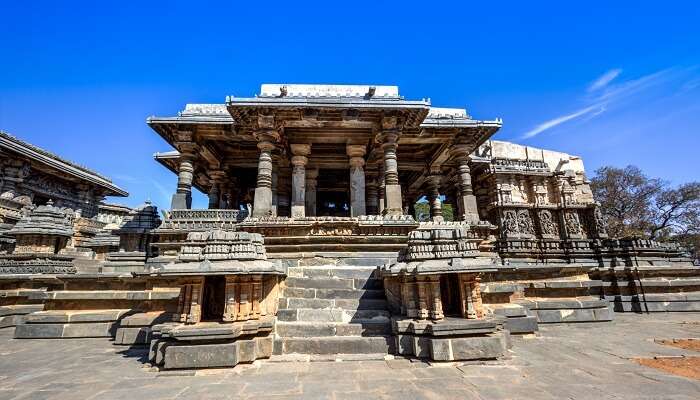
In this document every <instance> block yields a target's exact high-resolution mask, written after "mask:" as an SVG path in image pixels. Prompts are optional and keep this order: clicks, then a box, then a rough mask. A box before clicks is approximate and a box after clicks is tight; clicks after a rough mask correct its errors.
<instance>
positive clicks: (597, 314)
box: [517, 297, 614, 324]
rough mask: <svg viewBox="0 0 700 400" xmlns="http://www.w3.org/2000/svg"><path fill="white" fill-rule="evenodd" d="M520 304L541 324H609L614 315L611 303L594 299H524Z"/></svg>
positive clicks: (519, 301)
mask: <svg viewBox="0 0 700 400" xmlns="http://www.w3.org/2000/svg"><path fill="white" fill-rule="evenodd" d="M517 303H518V304H520V305H522V306H524V307H526V308H527V309H528V310H530V311H531V312H532V313H533V314H534V315H535V316H537V322H539V323H540V324H552V323H569V322H608V321H612V320H613V317H614V313H613V310H612V307H611V306H610V302H608V301H607V300H601V299H597V298H592V297H579V298H574V299H532V300H531V299H524V300H518V301H517Z"/></svg>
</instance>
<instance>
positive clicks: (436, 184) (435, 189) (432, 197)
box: [428, 175, 444, 222]
mask: <svg viewBox="0 0 700 400" xmlns="http://www.w3.org/2000/svg"><path fill="white" fill-rule="evenodd" d="M440 179H441V178H440V175H431V176H430V177H429V178H428V200H429V202H430V220H431V221H433V222H442V221H444V218H443V217H442V201H441V200H440Z"/></svg>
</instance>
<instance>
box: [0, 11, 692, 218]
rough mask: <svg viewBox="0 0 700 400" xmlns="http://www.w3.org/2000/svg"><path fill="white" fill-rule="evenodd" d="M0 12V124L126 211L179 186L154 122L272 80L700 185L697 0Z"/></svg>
mask: <svg viewBox="0 0 700 400" xmlns="http://www.w3.org/2000/svg"><path fill="white" fill-rule="evenodd" d="M141 3H143V4H141ZM608 3H614V5H611V4H608ZM0 14H1V15H2V16H3V18H2V23H1V24H0V129H2V130H5V131H8V132H10V133H12V134H14V135H16V136H19V137H20V138H22V139H25V140H28V141H30V142H32V143H34V144H36V145H39V146H42V147H44V148H46V149H48V150H51V151H53V152H55V153H58V154H59V155H62V156H64V157H67V158H69V159H71V160H74V161H76V162H79V163H81V164H84V165H87V166H89V167H91V168H93V169H95V170H97V171H99V172H102V173H104V174H106V175H108V176H111V177H112V178H113V180H114V181H115V182H116V183H117V184H118V185H120V186H122V187H123V188H125V189H126V190H128V191H129V192H130V193H131V196H130V198H128V199H115V201H117V202H121V203H124V204H128V205H136V204H139V203H141V202H143V201H144V200H145V199H146V198H150V199H152V200H153V201H154V202H155V203H156V204H157V205H159V206H162V207H166V208H167V207H168V206H169V197H170V194H171V193H172V192H173V191H174V189H175V183H176V178H175V176H174V175H173V174H171V173H170V172H168V171H166V170H165V168H163V167H161V166H160V165H159V164H157V163H156V162H155V161H153V158H152V154H153V153H154V152H156V151H165V150H170V148H169V146H168V145H167V144H166V143H165V142H164V141H163V140H162V139H161V138H160V137H159V136H157V135H156V134H155V132H153V131H151V130H150V128H149V127H148V126H147V125H146V123H145V120H146V117H148V116H149V115H159V116H168V115H174V114H176V113H177V112H178V111H179V110H181V109H182V108H183V107H184V104H185V103H188V102H189V103H207V102H218V103H220V102H223V101H224V98H225V96H226V95H238V96H250V95H253V94H255V93H257V91H258V89H259V85H260V84H261V83H265V82H270V83H279V82H285V83H338V84H342V83H348V84H350V83H372V84H395V85H399V86H400V89H401V94H402V95H404V96H405V97H407V98H424V97H430V98H431V99H432V103H433V105H435V106H454V107H466V108H467V110H468V111H469V112H470V113H471V114H472V115H473V116H474V117H475V118H478V119H493V118H496V117H500V118H503V121H504V126H503V129H502V130H501V131H500V132H499V133H498V134H497V135H496V136H495V138H496V139H502V140H510V141H514V142H518V143H522V144H527V145H532V146H538V147H544V148H549V149H555V150H561V151H566V152H570V153H572V154H578V155H581V156H582V157H583V158H584V161H585V163H586V168H587V169H588V171H589V172H590V173H592V171H593V170H595V169H596V168H598V167H600V166H603V165H615V166H624V165H627V164H635V165H638V166H639V167H641V168H642V169H643V170H644V171H645V172H646V173H648V174H649V175H652V176H657V177H661V178H664V179H667V180H669V181H672V182H674V183H681V182H686V181H691V180H700V168H698V166H697V162H696V160H697V154H698V150H699V149H700V25H699V24H698V21H700V3H698V2H696V1H678V2H676V1H667V2H645V1H634V2H623V1H620V2H610V1H602V2H597V1H586V2H505V1H489V2H478V3H477V2H466V1H459V2H452V3H450V2H425V1H423V2H416V3H412V2H408V1H403V2H396V3H391V2H382V1H371V2H363V1H353V2H331V1H323V2H303V3H302V2H280V3H274V2H265V3H261V2H237V1H222V2H207V1H198V2H193V1H187V2H179V1H167V2H166V1H164V2H160V3H159V2H156V1H148V2H126V1H120V2H109V1H104V2H92V1H91V2H73V1H65V2H56V1H50V2H49V1H46V2H45V1H32V2H3V5H2V6H0ZM205 204H206V202H205V200H204V198H203V196H201V195H197V196H195V206H200V207H203V206H204V205H205Z"/></svg>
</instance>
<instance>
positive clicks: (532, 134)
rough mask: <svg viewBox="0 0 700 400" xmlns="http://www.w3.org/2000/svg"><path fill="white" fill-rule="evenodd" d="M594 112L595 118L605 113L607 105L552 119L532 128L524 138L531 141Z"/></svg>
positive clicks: (590, 107) (593, 106)
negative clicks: (532, 138) (545, 132)
mask: <svg viewBox="0 0 700 400" xmlns="http://www.w3.org/2000/svg"><path fill="white" fill-rule="evenodd" d="M593 111H595V113H594V114H593V116H595V115H598V114H600V113H602V112H604V111H605V105H604V104H594V105H592V106H589V107H586V108H582V109H580V110H578V111H575V112H573V113H571V114H566V115H562V116H560V117H557V118H554V119H550V120H549V121H545V122H543V123H541V124H539V125H537V126H536V127H534V128H532V129H531V130H529V131H527V132H525V134H523V136H522V138H523V139H529V138H531V137H535V136H537V135H539V134H540V133H542V132H544V131H546V130H547V129H551V128H554V127H555V126H557V125H561V124H563V123H564V122H567V121H571V120H572V119H575V118H579V117H582V116H584V115H586V114H589V113H591V112H593Z"/></svg>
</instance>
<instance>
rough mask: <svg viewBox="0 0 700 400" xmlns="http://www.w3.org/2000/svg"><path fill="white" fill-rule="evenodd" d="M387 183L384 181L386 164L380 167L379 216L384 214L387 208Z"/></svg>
mask: <svg viewBox="0 0 700 400" xmlns="http://www.w3.org/2000/svg"><path fill="white" fill-rule="evenodd" d="M385 189H386V181H385V180H384V163H382V165H380V166H379V198H378V202H377V214H379V215H382V214H384V209H385V208H386V201H385V199H386V196H385V194H386V190H385Z"/></svg>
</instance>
